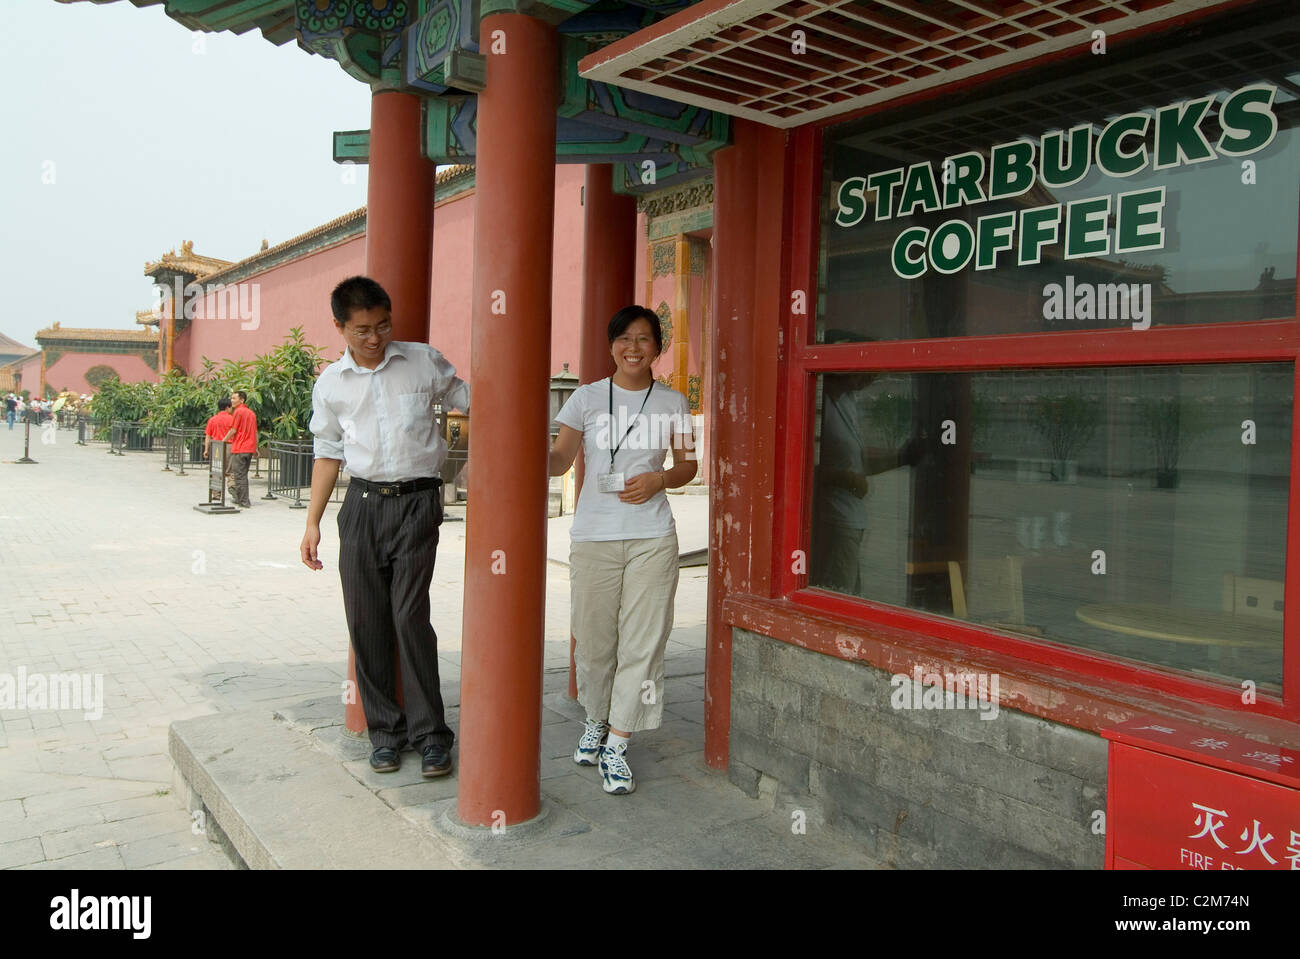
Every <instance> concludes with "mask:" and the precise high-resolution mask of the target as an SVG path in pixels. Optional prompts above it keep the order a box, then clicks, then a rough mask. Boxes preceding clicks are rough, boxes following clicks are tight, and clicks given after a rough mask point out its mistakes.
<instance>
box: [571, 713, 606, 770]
mask: <svg viewBox="0 0 1300 959" xmlns="http://www.w3.org/2000/svg"><path fill="white" fill-rule="evenodd" d="M608 732H609V723H601V722H597V721H596V720H594V719H588V720H587V724H586V726H585V727H584V728H583V730H582V738H581V739H579V740H578V748H577V749H575V750H574V751H573V761H574V762H575V763H577V764H578V765H579V766H594V765H596V763H597V761H598V760H599V759H600V747H601V745H602V744H603V743H604V742H605V734H606V733H608Z"/></svg>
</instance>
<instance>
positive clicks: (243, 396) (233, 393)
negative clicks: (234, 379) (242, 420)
mask: <svg viewBox="0 0 1300 959" xmlns="http://www.w3.org/2000/svg"><path fill="white" fill-rule="evenodd" d="M230 395H231V396H238V397H239V402H241V403H245V404H246V403H248V394H247V393H245V392H244V391H243V390H231V391H230Z"/></svg>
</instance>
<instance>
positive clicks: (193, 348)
mask: <svg viewBox="0 0 1300 959" xmlns="http://www.w3.org/2000/svg"><path fill="white" fill-rule="evenodd" d="M582 183H583V167H582V166H581V165H562V166H557V167H556V168H555V234H554V243H555V248H554V256H553V260H552V262H553V267H552V294H551V309H552V326H551V361H550V369H551V372H552V373H556V372H559V371H560V369H561V368H562V367H563V364H564V363H566V362H567V363H568V364H569V368H570V369H571V370H573V371H574V372H577V369H578V340H579V333H578V325H579V322H580V318H581V310H582V206H581V204H580V191H581V188H582ZM433 258H434V259H433V280H432V284H431V289H430V293H431V297H430V302H431V319H430V324H429V327H430V333H429V341H430V342H431V343H432V344H433V345H434V346H436V347H437V348H438V349H439V350H441V351H442V352H443V353H444V354H445V355H446V356H447V358H448V359H449V360H450V361H451V363H452V364H453V365H454V366H455V367H456V369H457V371H458V372H459V374H460V375H461V376H462V377H463V378H464V379H466V380H468V379H469V378H470V355H469V354H470V335H469V330H470V294H471V290H472V288H473V278H474V192H473V191H472V190H471V191H469V192H468V193H466V194H463V195H461V196H459V197H456V198H454V199H452V200H449V201H447V202H444V203H441V204H439V206H438V207H437V209H436V211H435V213H434V235H433ZM364 271H365V238H364V237H357V238H356V239H353V240H349V241H347V242H345V243H340V244H338V245H336V246H333V247H331V248H329V249H326V250H321V251H319V252H317V253H313V254H311V255H309V256H305V257H301V258H299V259H297V260H294V261H293V262H291V263H286V264H284V265H283V266H278V267H275V268H273V269H270V270H267V271H265V272H263V273H259V274H256V275H254V276H252V277H250V278H248V279H247V280H245V281H243V282H244V284H246V285H248V286H249V288H246V289H245V290H244V291H242V294H241V293H240V292H238V291H237V292H235V293H227V294H224V295H225V296H227V297H228V299H227V300H226V304H224V305H225V306H226V309H225V313H226V318H225V319H221V318H220V317H219V313H218V307H219V306H222V305H223V304H218V302H217V296H218V295H220V294H214V295H208V296H205V297H204V298H203V300H202V301H201V302H200V303H199V304H198V309H197V310H196V312H195V318H194V320H193V322H192V323H191V324H190V325H189V327H188V328H186V329H185V331H184V332H182V333H181V334H180V336H178V337H177V338H176V347H175V358H176V362H177V363H178V364H180V365H181V366H183V367H184V368H185V369H186V370H188V371H190V372H197V371H198V370H200V369H202V368H203V357H205V356H206V357H208V358H209V359H212V360H215V361H217V362H218V363H220V361H222V360H225V359H251V358H252V357H254V356H257V355H259V354H262V353H265V352H267V351H268V350H270V349H272V348H274V347H275V346H277V345H279V344H280V343H281V342H283V340H284V336H285V334H286V333H287V332H288V330H289V329H290V328H292V327H294V326H301V327H302V328H303V332H304V334H305V335H306V337H307V340H308V342H311V343H314V344H316V345H318V346H322V347H324V348H325V352H326V356H328V357H329V358H330V359H333V358H335V357H337V356H338V355H339V354H340V353H342V351H343V340H342V338H341V337H340V336H339V335H338V332H337V331H336V329H335V327H334V321H333V318H332V317H331V316H330V311H329V294H330V290H331V289H333V287H334V285H335V284H336V283H338V282H339V280H342V279H344V278H345V277H348V276H353V275H355V274H358V273H363V272H364ZM251 284H257V286H258V299H257V301H256V302H257V305H258V306H259V308H260V309H259V316H258V317H257V318H256V320H255V321H254V320H243V319H242V318H241V317H239V316H233V315H232V314H233V313H234V312H235V309H234V307H235V305H236V304H237V303H242V305H244V306H251V305H252V304H253V303H254V299H253V295H252V290H251ZM240 295H242V297H243V299H242V301H240V300H238V297H239V296H240ZM245 327H248V328H247V329H245Z"/></svg>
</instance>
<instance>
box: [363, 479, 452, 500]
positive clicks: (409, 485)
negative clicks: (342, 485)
mask: <svg viewBox="0 0 1300 959" xmlns="http://www.w3.org/2000/svg"><path fill="white" fill-rule="evenodd" d="M352 485H353V486H355V487H357V488H358V489H362V490H365V491H366V492H367V493H378V494H379V495H380V496H405V495H406V494H408V493H418V492H420V491H421V490H426V489H437V488H438V487H440V486H441V485H442V480H440V479H438V478H437V477H426V478H424V479H414V480H405V481H404V482H401V483H372V482H371V481H370V480H364V479H361V478H360V477H359V476H354V477H352Z"/></svg>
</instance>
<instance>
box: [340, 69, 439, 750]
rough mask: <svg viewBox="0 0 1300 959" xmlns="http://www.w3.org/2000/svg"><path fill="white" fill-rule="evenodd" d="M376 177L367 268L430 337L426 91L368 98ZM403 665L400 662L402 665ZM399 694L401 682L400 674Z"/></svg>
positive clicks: (348, 720)
mask: <svg viewBox="0 0 1300 959" xmlns="http://www.w3.org/2000/svg"><path fill="white" fill-rule="evenodd" d="M369 164H370V178H369V180H368V181H367V186H366V275H367V276H369V277H371V278H372V279H374V280H376V281H377V282H378V283H379V285H380V286H382V287H383V288H384V289H385V290H386V291H387V292H388V296H389V298H391V299H392V301H393V339H395V340H409V341H414V342H416V343H428V342H429V287H430V284H431V282H432V277H433V188H434V174H435V173H436V170H437V168H436V167H435V166H434V165H433V164H432V163H430V162H429V161H428V160H426V159H425V158H424V157H423V156H421V155H420V98H419V97H417V96H413V95H411V94H409V93H398V92H396V91H393V90H380V91H377V92H376V93H374V94H373V95H372V96H371V98H370V161H369ZM399 668H400V667H399ZM348 680H349V682H350V683H351V685H350V686H349V687H348V688H349V689H350V690H352V691H353V695H352V696H350V697H349V699H350V700H351V702H348V701H347V700H345V701H344V702H345V705H344V710H343V725H344V727H345V728H346V729H347V731H348V732H350V733H353V734H354V735H358V736H359V735H361V734H363V733H364V732H365V729H366V714H365V712H364V710H363V709H362V706H361V695H360V693H358V692H357V685H356V682H357V672H356V660H355V659H354V657H353V653H352V646H351V644H349V646H348ZM397 701H398V703H401V702H402V683H401V673H400V671H399V673H398V678H397Z"/></svg>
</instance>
